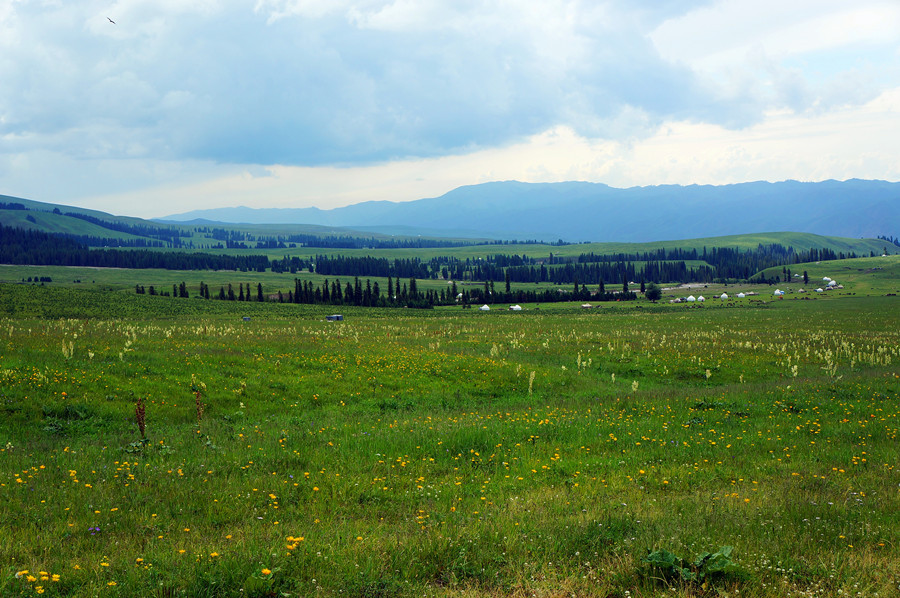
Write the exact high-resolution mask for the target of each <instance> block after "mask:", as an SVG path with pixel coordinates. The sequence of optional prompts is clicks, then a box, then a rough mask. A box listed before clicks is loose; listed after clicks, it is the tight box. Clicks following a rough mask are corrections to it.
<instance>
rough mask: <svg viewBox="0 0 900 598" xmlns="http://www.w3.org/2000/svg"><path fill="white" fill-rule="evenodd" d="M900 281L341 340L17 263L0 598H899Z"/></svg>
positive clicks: (393, 312) (2, 354)
mask: <svg viewBox="0 0 900 598" xmlns="http://www.w3.org/2000/svg"><path fill="white" fill-rule="evenodd" d="M898 267H900V258H897V257H896V256H893V257H888V258H865V259H859V260H842V261H835V262H827V263H826V262H822V263H821V264H806V265H794V266H792V269H793V272H795V273H796V272H802V271H803V270H804V269H806V270H808V271H809V275H810V277H811V278H812V277H813V276H815V277H816V279H819V280H821V278H822V277H823V276H829V277H831V278H835V279H836V280H838V281H840V282H841V283H842V284H843V285H844V287H845V288H844V289H843V290H840V291H828V292H826V293H822V294H816V293H814V292H807V293H805V294H801V293H799V287H800V286H802V285H798V284H793V283H792V284H790V285H788V286H789V287H790V289H788V286H786V287H784V288H785V289H786V290H788V293H787V295H785V297H784V298H783V299H777V298H775V297H773V296H772V288H771V287H769V286H768V285H764V286H763V285H757V286H753V285H746V286H744V287H740V286H735V285H729V286H727V287H725V286H724V285H722V286H714V285H709V286H708V287H703V288H700V289H672V290H667V291H666V292H665V295H664V298H663V300H662V301H661V302H659V303H657V304H652V303H650V302H648V301H646V300H639V301H636V302H628V303H612V304H603V306H602V307H599V308H594V309H590V310H587V309H581V308H580V307H579V306H578V305H572V304H555V305H554V306H552V309H551V308H550V307H549V306H547V307H545V306H543V305H542V306H541V309H539V310H538V309H535V306H525V307H526V309H525V310H524V311H522V312H510V311H507V310H505V309H502V308H504V307H505V306H498V307H500V308H501V309H496V308H495V309H493V310H491V311H490V312H486V313H485V312H480V311H478V310H463V309H459V308H441V309H436V310H407V309H363V308H344V309H343V311H342V312H341V313H343V315H344V320H343V321H340V322H326V321H325V316H326V315H327V314H330V313H333V312H334V310H335V308H334V307H316V306H300V305H290V304H274V303H236V302H227V301H204V300H201V299H174V298H166V297H151V296H147V295H136V294H134V292H133V287H134V284H135V283H141V284H151V283H148V282H147V277H150V276H158V277H159V280H160V283H159V284H165V285H169V286H170V285H171V284H172V283H174V282H180V280H182V279H183V277H184V276H185V275H189V276H194V277H197V281H196V284H199V280H200V277H201V276H202V277H203V279H204V280H206V282H207V283H208V284H210V285H213V284H214V283H216V280H214V279H213V278H212V276H220V275H221V276H222V277H223V278H222V281H223V282H235V283H236V282H238V279H236V278H235V279H234V280H230V279H229V280H228V281H225V274H224V273H167V274H163V273H162V271H157V272H155V273H147V272H139V273H135V272H134V271H130V272H127V273H122V272H119V273H118V274H117V273H114V272H109V271H95V272H94V273H89V272H80V271H79V272H74V271H69V270H65V269H62V268H60V269H59V273H58V274H57V271H56V270H50V269H39V268H35V267H24V266H23V267H4V268H3V269H2V273H3V274H2V277H3V279H4V280H6V281H9V282H7V283H4V284H0V595H3V596H19V595H22V596H36V595H45V596H166V597H169V596H238V595H239V596H312V595H318V596H351V597H388V596H448V597H449V596H496V597H507V596H510V597H520V596H521V597H525V596H541V597H556V596H559V597H562V596H597V597H603V598H609V597H617V598H625V597H636V596H663V595H665V596H751V597H775V596H778V597H782V596H795V597H814V596H837V595H845V596H847V595H850V596H858V595H860V596H884V597H888V596H896V595H897V593H898V591H900V545H898V538H900V517H898V513H900V470H898V463H900V462H898V451H897V447H898V442H900V401H898V397H900V371H898V365H900V309H898V301H897V297H896V296H895V294H896V292H897V290H898V286H900V283H898V281H900V276H898ZM39 272H52V278H53V280H54V282H52V283H49V284H46V285H43V286H41V285H34V284H21V283H19V284H13V282H19V281H21V279H23V278H27V277H31V276H39V275H44V274H38V273H39ZM133 276H142V277H145V278H142V279H138V280H135V279H133V278H129V277H133ZM166 276H169V277H173V276H174V277H177V280H173V279H171V278H165V277H166ZM228 276H234V273H231V274H228ZM246 276H247V277H248V278H247V280H246V282H253V283H255V282H257V280H259V281H260V282H263V283H264V284H265V285H266V286H267V288H272V289H276V288H277V286H278V284H280V279H278V280H276V279H272V280H270V281H268V282H267V281H265V280H262V279H261V278H259V279H258V278H257V277H256V276H257V275H255V274H253V273H249V274H247V275H246ZM260 276H263V275H260ZM265 276H274V275H270V274H266V275H265ZM288 279H289V280H291V281H292V280H293V278H292V277H289V278H288ZM75 280H81V281H82V282H79V283H75V282H74V281H75ZM63 281H65V284H63ZM810 282H811V284H810V287H812V288H814V284H813V280H811V281H810ZM189 284H191V285H193V284H195V283H194V282H191V281H189ZM285 288H287V287H285ZM129 289H130V290H129ZM742 289H743V290H747V291H754V292H758V293H759V294H758V295H755V296H749V297H746V298H743V299H738V300H734V299H733V298H732V299H730V300H728V301H723V300H718V299H711V298H709V299H707V301H706V302H705V303H703V304H702V305H701V304H672V303H670V302H669V299H672V298H674V297H682V296H685V295H687V294H688V293H693V294H695V295H696V294H699V293H703V294H706V295H707V297H712V296H714V295H713V293H715V295H718V294H720V293H721V292H727V293H728V294H729V295H733V294H736V293H737V292H738V291H739V290H742ZM808 290H812V289H808ZM723 547H731V551H730V552H729V551H728V550H727V549H726V550H724V551H720V549H721V548H723ZM662 551H665V552H662ZM648 554H652V555H655V556H652V557H651V558H649V559H648V558H647V557H648ZM704 554H706V555H707V556H706V558H703V556H704ZM669 557H671V558H669ZM666 559H668V560H666ZM650 561H653V562H650ZM654 563H656V564H654Z"/></svg>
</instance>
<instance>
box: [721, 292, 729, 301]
mask: <svg viewBox="0 0 900 598" xmlns="http://www.w3.org/2000/svg"><path fill="white" fill-rule="evenodd" d="M719 299H723V300H724V299H728V293H722V294H721V295H719Z"/></svg>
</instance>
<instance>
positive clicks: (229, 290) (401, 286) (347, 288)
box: [135, 277, 638, 309]
mask: <svg viewBox="0 0 900 598" xmlns="http://www.w3.org/2000/svg"><path fill="white" fill-rule="evenodd" d="M235 286H236V287H237V290H235ZM494 286H495V285H494V283H493V282H485V283H484V285H483V286H482V285H477V286H473V288H465V287H463V288H460V287H458V286H457V284H456V283H455V282H453V283H451V284H450V285H448V287H447V288H446V289H440V290H434V289H427V290H425V291H420V290H419V288H418V282H417V281H416V279H415V278H410V279H409V280H408V281H402V282H401V281H400V280H399V279H398V280H396V281H395V280H394V279H393V278H392V277H388V279H387V285H386V289H382V287H381V285H380V284H379V282H378V281H377V280H376V281H374V282H373V281H372V280H371V279H368V278H367V279H366V280H365V282H363V281H362V280H360V278H359V277H354V278H353V281H352V282H350V281H347V282H346V283H342V282H341V280H340V279H339V278H338V279H334V280H331V281H329V280H328V279H325V280H324V281H323V282H322V284H321V285H316V284H313V283H312V282H311V281H309V280H305V281H304V280H300V279H299V278H295V279H294V287H293V288H292V289H288V290H287V291H285V290H283V289H280V290H278V291H276V292H270V293H264V291H263V287H262V284H261V283H257V284H256V286H255V287H253V286H252V285H251V284H250V283H246V284H245V283H238V284H237V285H234V284H231V283H229V284H227V285H222V286H220V287H219V290H218V292H215V291H212V292H211V291H210V288H209V285H208V284H206V283H204V282H202V281H201V282H200V287H199V291H198V292H197V293H196V294H195V295H193V296H194V297H196V298H201V299H208V300H219V301H255V302H277V303H296V304H305V305H334V306H342V305H351V306H358V307H408V308H418V309H431V308H433V307H435V306H439V305H460V306H462V307H467V306H471V305H473V304H483V303H487V304H508V303H554V302H559V301H632V300H635V299H637V297H638V296H637V294H636V293H634V292H632V291H629V290H628V286H627V283H625V284H624V288H623V290H622V291H621V292H619V291H609V292H607V291H605V290H603V289H599V288H598V289H595V290H589V289H588V287H587V286H586V285H580V286H579V285H578V284H575V285H574V286H573V288H572V289H556V288H553V289H548V288H544V289H540V290H511V289H509V287H508V285H507V288H506V289H505V290H497V289H495V288H494ZM135 292H136V293H137V294H139V295H145V294H146V295H157V296H165V297H176V298H183V299H187V298H190V297H191V295H190V293H189V292H188V289H187V285H186V284H185V283H184V282H182V283H181V284H173V285H172V290H171V292H169V290H168V288H166V289H161V288H160V289H158V288H155V287H154V286H152V285H150V286H149V287H145V286H144V285H141V284H137V285H135Z"/></svg>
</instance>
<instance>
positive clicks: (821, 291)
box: [816, 287, 825, 293]
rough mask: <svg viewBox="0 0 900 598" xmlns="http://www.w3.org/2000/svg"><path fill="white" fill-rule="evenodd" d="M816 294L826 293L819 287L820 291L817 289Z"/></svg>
mask: <svg viewBox="0 0 900 598" xmlns="http://www.w3.org/2000/svg"><path fill="white" fill-rule="evenodd" d="M816 292H817V293H824V292H825V291H824V290H823V289H822V288H821V287H819V288H818V289H816Z"/></svg>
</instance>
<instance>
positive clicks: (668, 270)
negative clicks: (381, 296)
mask: <svg viewBox="0 0 900 598" xmlns="http://www.w3.org/2000/svg"><path fill="white" fill-rule="evenodd" d="M853 257H857V256H856V254H855V253H853V252H849V253H843V252H835V251H832V250H830V249H825V248H813V249H810V250H807V251H795V250H794V249H793V248H790V247H784V246H781V245H778V244H773V245H759V246H758V247H757V248H756V249H754V250H749V251H744V250H740V249H738V248H727V247H726V248H712V249H710V250H707V249H706V248H704V249H703V250H702V251H697V250H696V249H691V250H684V249H669V250H663V249H660V250H657V251H655V252H644V253H632V254H625V253H619V254H614V255H610V256H606V255H595V254H592V253H588V254H581V255H580V256H577V257H559V256H554V255H553V254H552V253H551V254H550V256H549V257H548V258H534V257H526V256H519V255H504V254H496V255H489V256H487V257H486V258H484V259H481V258H479V259H472V258H465V259H460V258H457V257H453V256H440V257H433V258H431V259H427V260H425V259H420V258H395V259H388V258H385V257H374V256H356V257H353V256H342V255H337V256H331V255H316V256H315V257H314V258H312V259H307V258H299V257H296V256H294V257H288V256H284V257H283V258H275V259H269V257H268V256H266V255H241V256H236V255H223V254H213V253H193V252H178V251H150V250H147V249H128V250H125V249H110V248H104V249H90V248H89V247H87V246H86V245H85V244H83V243H79V242H78V241H77V240H76V239H73V238H70V237H65V236H60V235H51V234H48V233H44V232H41V231H34V230H27V229H18V228H11V227H4V226H3V225H0V263H6V264H34V265H59V266H88V267H115V268H133V269H142V268H159V269H166V270H239V271H245V272H246V271H255V272H265V271H266V270H271V271H273V272H290V273H291V274H296V273H297V272H300V271H302V270H307V271H309V272H310V273H317V274H320V275H323V276H328V277H336V276H354V277H367V278H393V279H397V280H399V279H413V278H416V279H432V280H434V279H442V280H447V281H451V280H453V281H470V282H483V281H488V282H491V281H493V282H501V281H504V282H507V283H508V282H514V283H518V284H523V283H547V282H549V283H555V284H557V285H570V284H573V283H576V282H578V283H581V284H584V285H603V284H604V283H605V282H618V281H620V280H627V281H645V282H657V283H658V282H702V283H709V282H719V281H724V282H731V281H738V280H747V279H750V278H751V277H753V276H755V275H756V273H757V272H760V271H763V270H765V269H767V268H771V267H773V266H779V265H783V264H788V265H789V264H795V263H800V262H813V261H826V260H834V259H843V258H853ZM689 261H698V262H702V264H699V265H697V264H691V265H688V262H689ZM776 281H778V278H774V279H773V280H772V281H766V282H776Z"/></svg>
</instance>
